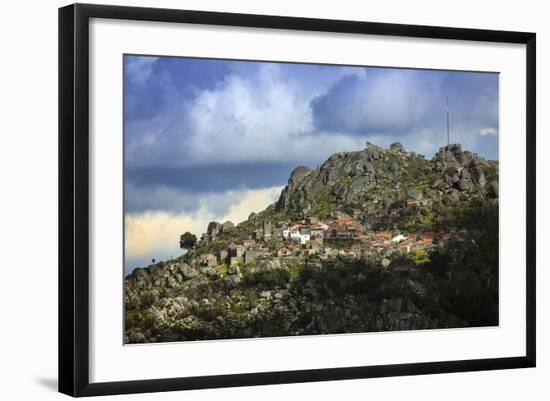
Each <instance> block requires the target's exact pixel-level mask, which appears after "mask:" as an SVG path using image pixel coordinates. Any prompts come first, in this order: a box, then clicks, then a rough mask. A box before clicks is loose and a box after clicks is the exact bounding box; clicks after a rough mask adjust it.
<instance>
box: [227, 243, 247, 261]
mask: <svg viewBox="0 0 550 401" xmlns="http://www.w3.org/2000/svg"><path fill="white" fill-rule="evenodd" d="M227 250H228V251H229V256H230V257H232V258H233V257H236V258H240V257H242V256H243V254H244V246H242V245H240V244H236V243H235V242H232V243H231V244H230V245H229V246H228V247H227Z"/></svg>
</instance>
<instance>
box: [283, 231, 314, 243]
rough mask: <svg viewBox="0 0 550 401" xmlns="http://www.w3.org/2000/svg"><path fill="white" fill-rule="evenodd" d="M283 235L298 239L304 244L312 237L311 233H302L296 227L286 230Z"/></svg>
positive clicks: (287, 237)
mask: <svg viewBox="0 0 550 401" xmlns="http://www.w3.org/2000/svg"><path fill="white" fill-rule="evenodd" d="M283 237H284V238H286V239H294V240H298V241H300V244H302V245H303V244H305V243H306V241H309V240H310V239H311V235H310V234H302V233H301V232H300V231H298V230H294V229H288V230H284V231H283Z"/></svg>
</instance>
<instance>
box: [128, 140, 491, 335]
mask: <svg viewBox="0 0 550 401" xmlns="http://www.w3.org/2000/svg"><path fill="white" fill-rule="evenodd" d="M498 169H499V166H498V161H495V160H485V159H483V158H482V157H480V156H478V155H477V154H475V153H472V152H469V151H466V150H463V149H462V146H461V145H460V144H450V145H447V146H444V147H442V148H441V149H439V151H438V152H437V153H436V154H435V155H434V157H433V158H432V159H431V160H427V159H425V158H424V156H422V155H420V154H417V153H415V152H413V151H410V152H409V151H406V150H405V148H404V147H403V145H401V144H400V143H394V144H391V146H390V147H389V148H388V149H385V148H382V147H379V146H376V145H373V144H371V143H367V146H366V148H365V149H362V150H358V151H353V152H339V153H335V154H334V155H332V156H330V157H329V158H328V159H327V160H325V161H324V162H323V163H322V164H320V165H319V166H317V167H316V168H314V169H310V168H308V167H306V166H298V167H296V168H295V169H294V170H293V171H292V172H291V174H290V177H289V179H288V184H287V185H286V186H285V188H284V189H283V190H282V191H281V194H280V197H279V199H278V201H277V202H275V203H274V204H272V205H270V206H269V207H267V208H266V209H265V210H262V211H260V212H258V213H251V214H250V216H249V217H248V219H246V220H245V221H242V222H240V223H238V224H234V223H233V222H231V221H226V222H224V223H220V222H215V221H213V222H211V223H209V224H208V226H207V228H206V232H205V233H204V234H203V235H202V236H201V238H200V239H199V240H198V241H197V238H196V236H195V235H193V234H191V233H189V232H186V233H184V234H182V235H181V238H180V246H181V248H182V249H185V250H186V252H185V253H184V254H183V255H181V256H179V257H177V258H174V259H171V260H166V261H160V262H153V264H151V265H149V266H147V267H142V268H136V269H134V271H133V272H132V273H131V274H130V275H128V276H127V277H126V280H125V291H124V296H125V340H124V341H125V343H143V342H158V341H188V340H205V339H220V338H250V337H266V336H288V335H300V334H321V333H325V334H326V333H332V334H334V333H353V332H370V331H385V330H413V329H414V330H417V329H427V328H451V327H476V326H490V325H496V324H498V283H499V277H498V261H499V249H498V243H499V239H498V204H499V186H498ZM184 229H185V228H183V230H184ZM176 240H177V238H174V241H176Z"/></svg>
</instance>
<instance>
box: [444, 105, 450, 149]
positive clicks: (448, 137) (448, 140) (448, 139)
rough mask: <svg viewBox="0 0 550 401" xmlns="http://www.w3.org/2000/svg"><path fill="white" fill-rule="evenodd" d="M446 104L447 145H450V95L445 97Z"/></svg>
mask: <svg viewBox="0 0 550 401" xmlns="http://www.w3.org/2000/svg"><path fill="white" fill-rule="evenodd" d="M445 105H446V107H447V145H450V144H451V137H450V136H449V96H447V97H445Z"/></svg>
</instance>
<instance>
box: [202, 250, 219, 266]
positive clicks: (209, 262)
mask: <svg viewBox="0 0 550 401" xmlns="http://www.w3.org/2000/svg"><path fill="white" fill-rule="evenodd" d="M199 260H200V264H201V265H202V266H216V265H217V264H218V258H217V257H216V255H214V254H212V253H205V254H203V255H201V256H200V259H199Z"/></svg>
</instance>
